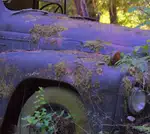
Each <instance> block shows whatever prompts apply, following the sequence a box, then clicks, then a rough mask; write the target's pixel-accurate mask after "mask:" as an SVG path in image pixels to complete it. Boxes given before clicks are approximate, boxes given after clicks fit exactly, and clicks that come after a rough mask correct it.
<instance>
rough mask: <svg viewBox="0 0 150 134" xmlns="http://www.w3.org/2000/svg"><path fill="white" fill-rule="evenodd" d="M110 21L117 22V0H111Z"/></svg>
mask: <svg viewBox="0 0 150 134" xmlns="http://www.w3.org/2000/svg"><path fill="white" fill-rule="evenodd" d="M109 16H110V23H113V24H117V7H116V0H109Z"/></svg>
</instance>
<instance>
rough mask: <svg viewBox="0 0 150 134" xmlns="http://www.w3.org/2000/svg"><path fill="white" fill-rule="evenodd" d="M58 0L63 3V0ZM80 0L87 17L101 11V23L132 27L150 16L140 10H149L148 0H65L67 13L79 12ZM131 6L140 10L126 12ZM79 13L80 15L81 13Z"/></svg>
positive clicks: (41, 3)
mask: <svg viewBox="0 0 150 134" xmlns="http://www.w3.org/2000/svg"><path fill="white" fill-rule="evenodd" d="M60 1H61V3H63V0H60ZM82 1H84V2H85V3H86V5H87V10H88V11H87V12H88V14H89V17H96V14H97V13H101V17H100V22H102V23H114V24H118V25H122V26H127V27H131V28H134V27H136V26H137V25H139V24H141V23H143V22H144V21H145V20H146V19H149V20H150V16H146V14H145V13H144V12H143V11H142V9H143V8H147V9H146V12H147V13H150V10H148V9H149V8H150V1H149V0H67V14H69V15H77V14H79V13H78V12H79V11H78V10H81V8H82V6H84V5H79V3H81V2H82ZM44 3H45V2H44ZM44 3H43V2H40V7H41V6H42V5H44ZM76 5H78V6H81V8H79V7H78V8H77V7H76ZM131 7H137V8H139V9H140V10H136V11H134V12H128V9H130V8H131ZM53 8H54V6H53V7H52V6H51V7H48V8H47V9H46V10H49V11H50V10H53ZM83 8H84V7H83ZM53 11H54V10H53ZM79 15H81V16H82V15H83V14H79ZM141 28H142V29H150V24H147V25H144V26H142V27H141Z"/></svg>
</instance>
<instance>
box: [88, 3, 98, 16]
mask: <svg viewBox="0 0 150 134" xmlns="http://www.w3.org/2000/svg"><path fill="white" fill-rule="evenodd" d="M95 2H96V1H95V0H87V6H88V12H89V16H90V17H92V18H96V4H95Z"/></svg>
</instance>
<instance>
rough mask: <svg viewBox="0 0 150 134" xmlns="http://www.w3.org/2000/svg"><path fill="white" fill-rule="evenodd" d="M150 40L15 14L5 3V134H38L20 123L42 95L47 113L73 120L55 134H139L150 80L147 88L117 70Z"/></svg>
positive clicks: (148, 106) (84, 23)
mask: <svg viewBox="0 0 150 134" xmlns="http://www.w3.org/2000/svg"><path fill="white" fill-rule="evenodd" d="M61 9H63V8H61ZM148 39H150V31H142V30H140V29H130V28H125V27H121V26H115V25H109V24H101V23H98V22H97V21H94V20H93V19H91V20H90V18H82V17H69V16H67V15H66V14H58V13H49V12H46V11H43V10H37V9H24V10H19V11H12V10H8V9H7V8H6V7H5V6H4V4H3V2H2V1H1V0H0V122H1V129H0V132H1V134H12V133H18V134H28V133H34V129H35V128H36V127H37V126H36V125H35V128H34V129H31V127H25V125H26V122H25V120H22V118H24V117H26V116H28V115H32V114H33V113H34V111H35V106H34V102H35V100H36V93H37V92H36V91H38V90H39V87H42V88H43V89H44V99H45V100H46V102H47V104H44V105H43V106H42V107H45V108H46V109H47V112H48V113H51V112H53V111H55V112H60V111H62V110H63V111H64V112H65V113H66V114H67V113H68V114H70V115H71V120H72V122H73V123H69V125H68V124H67V125H66V126H65V125H63V124H61V123H60V126H61V125H63V127H60V126H58V125H56V127H58V128H57V129H58V131H57V133H58V134H62V133H65V134H73V133H75V134H82V133H86V134H102V133H108V134H121V133H125V132H126V131H127V133H130V131H132V132H133V133H135V134H137V133H138V132H139V131H138V130H136V129H135V128H134V127H132V126H136V125H141V126H143V125H145V124H147V123H148V122H149V121H150V119H149V117H150V114H149V112H150V103H149V101H150V99H149V98H150V97H149V92H148V91H149V90H148V89H149V84H148V80H147V81H146V82H145V84H144V85H145V86H144V88H143V84H141V83H140V82H139V81H138V80H137V79H135V77H134V75H131V74H130V73H129V72H128V69H127V71H125V70H124V71H122V69H121V67H116V66H115V63H116V62H118V60H121V59H120V57H121V54H120V53H119V52H123V53H124V54H131V53H132V51H133V50H134V47H135V46H142V45H144V44H145V43H146V41H147V40H148ZM114 53H115V54H114ZM113 54H114V55H113ZM118 56H119V58H118ZM117 58H118V59H117ZM114 61H115V62H114ZM147 66H148V65H147ZM132 71H134V70H133V68H132ZM148 78H149V77H148ZM127 93H128V95H127ZM49 106H50V107H51V109H50V108H49V109H48V107H49ZM49 118H50V117H49ZM70 124H71V125H70ZM68 126H69V127H68ZM32 127H33V126H32ZM49 127H50V128H52V127H51V126H49ZM59 128H61V129H59ZM139 133H140V132H139Z"/></svg>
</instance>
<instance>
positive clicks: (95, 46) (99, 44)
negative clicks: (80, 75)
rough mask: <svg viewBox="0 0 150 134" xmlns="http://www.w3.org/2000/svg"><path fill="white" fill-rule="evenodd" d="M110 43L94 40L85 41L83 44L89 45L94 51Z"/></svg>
mask: <svg viewBox="0 0 150 134" xmlns="http://www.w3.org/2000/svg"><path fill="white" fill-rule="evenodd" d="M110 44H111V43H109V42H105V41H101V40H94V41H87V42H86V43H85V44H84V47H89V48H90V49H91V50H93V51H94V52H99V51H100V50H101V49H103V48H104V47H105V45H110Z"/></svg>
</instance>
